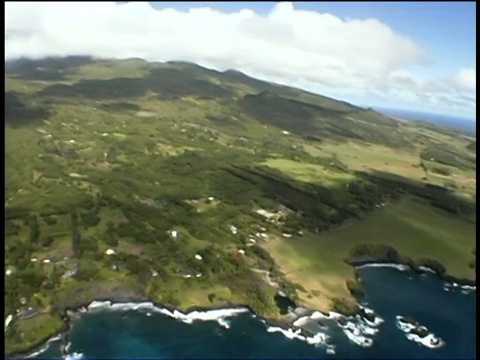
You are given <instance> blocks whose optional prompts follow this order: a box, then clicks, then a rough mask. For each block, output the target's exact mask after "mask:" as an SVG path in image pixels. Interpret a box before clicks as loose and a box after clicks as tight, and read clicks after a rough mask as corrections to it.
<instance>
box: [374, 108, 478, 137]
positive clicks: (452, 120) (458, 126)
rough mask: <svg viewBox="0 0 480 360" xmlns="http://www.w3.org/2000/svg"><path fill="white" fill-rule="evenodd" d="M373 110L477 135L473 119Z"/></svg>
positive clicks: (403, 111)
mask: <svg viewBox="0 0 480 360" xmlns="http://www.w3.org/2000/svg"><path fill="white" fill-rule="evenodd" d="M375 110H376V111H379V112H381V113H383V114H385V115H388V116H393V117H396V118H400V119H403V120H408V121H423V122H427V123H431V124H434V125H438V126H443V127H447V128H451V129H454V130H460V131H465V132H469V133H473V134H476V133H477V122H476V120H475V119H467V118H461V117H455V116H448V115H441V114H432V113H426V112H419V111H411V110H400V109H390V108H380V107H375Z"/></svg>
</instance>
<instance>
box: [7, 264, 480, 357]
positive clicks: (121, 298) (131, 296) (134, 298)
mask: <svg viewBox="0 0 480 360" xmlns="http://www.w3.org/2000/svg"><path fill="white" fill-rule="evenodd" d="M346 262H347V263H348V264H349V265H351V266H353V267H355V268H358V267H361V266H374V265H395V266H404V267H405V269H411V270H412V271H414V272H415V273H417V274H422V273H425V272H432V273H435V274H436V275H437V276H439V278H441V279H442V280H445V281H446V282H448V283H454V284H455V283H456V284H458V285H460V286H472V287H476V281H475V280H470V279H458V278H455V277H453V276H450V275H446V274H442V273H439V272H438V271H435V269H431V268H428V267H426V266H423V265H418V264H415V262H413V261H412V260H411V259H408V258H406V259H402V260H401V261H396V262H394V261H392V259H386V258H382V257H377V258H374V257H368V258H367V257H363V258H356V259H349V260H347V261H346ZM116 295H117V296H104V297H99V298H96V299H92V300H91V301H89V302H87V303H85V302H83V303H77V304H75V303H74V304H71V303H70V304H68V305H67V306H63V307H61V309H60V311H62V312H63V314H64V315H63V316H62V318H63V320H64V326H63V327H62V328H61V329H60V331H58V332H56V333H55V334H49V336H48V337H45V338H44V339H42V340H41V341H39V342H38V343H37V344H35V345H32V346H31V347H29V348H27V349H25V350H23V351H21V352H15V353H11V354H6V355H5V359H11V360H13V359H15V360H17V359H24V358H25V357H27V356H28V355H31V354H32V353H35V352H37V351H39V350H41V349H42V348H43V347H44V346H45V344H48V342H49V341H51V339H53V338H56V337H62V338H63V337H64V336H65V335H66V334H67V333H68V332H70V331H71V328H72V322H73V316H74V314H78V313H79V312H81V310H80V309H87V308H89V306H91V304H92V303H94V302H110V303H111V304H112V305H113V304H126V303H135V304H142V303H150V304H152V305H153V306H154V307H155V308H159V309H165V310H167V311H170V312H171V313H175V312H180V313H182V314H185V315H188V314H190V313H193V312H208V311H215V310H232V309H240V308H242V309H245V310H246V311H249V312H250V313H252V314H253V315H254V316H256V317H259V318H261V319H262V320H263V322H264V323H265V324H266V325H267V326H269V327H278V328H280V329H283V330H284V331H292V328H297V330H298V333H299V334H301V336H303V337H305V338H306V337H308V336H314V335H315V334H314V333H312V332H310V331H308V330H307V329H304V328H302V327H301V326H295V325H294V323H295V322H296V321H297V320H299V319H300V318H308V317H312V316H313V315H314V314H322V315H323V316H324V317H325V318H329V316H330V315H329V313H325V312H322V311H319V310H312V309H307V308H303V307H297V308H296V309H295V310H294V311H293V312H290V313H289V314H288V315H287V316H284V318H283V319H268V318H263V317H261V316H259V315H258V314H257V313H256V312H255V310H254V309H252V308H251V307H249V306H248V305H244V304H235V303H226V304H221V305H212V306H207V307H205V306H192V307H189V308H187V309H186V310H185V312H182V311H181V310H179V309H177V308H176V307H174V306H171V305H168V304H162V303H159V302H155V301H152V300H150V299H148V297H146V296H145V295H141V294H139V293H131V292H130V293H126V292H123V293H122V292H120V293H117V294H116ZM338 315H339V319H340V320H341V321H346V320H347V319H349V318H355V317H357V318H358V317H360V318H363V319H365V320H367V321H368V322H370V323H373V322H375V315H374V313H373V312H371V311H366V309H365V308H363V307H361V306H360V305H358V306H357V308H356V310H355V311H354V312H353V313H350V314H340V313H339V314H338ZM341 321H339V323H340V324H341V325H342V326H344V325H343V324H342V323H341Z"/></svg>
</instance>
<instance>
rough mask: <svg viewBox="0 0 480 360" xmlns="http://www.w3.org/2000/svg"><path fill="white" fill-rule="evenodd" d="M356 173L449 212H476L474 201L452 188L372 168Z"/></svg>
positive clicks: (385, 187) (398, 192)
mask: <svg viewBox="0 0 480 360" xmlns="http://www.w3.org/2000/svg"><path fill="white" fill-rule="evenodd" d="M357 174H358V175H360V176H361V177H363V178H365V179H368V180H369V181H371V182H373V183H375V184H377V185H379V186H380V187H381V188H383V189H386V190H388V189H390V190H389V191H394V192H396V193H397V194H413V195H417V196H419V197H422V198H424V199H427V200H428V201H429V202H430V204H431V205H432V206H434V207H436V208H439V209H441V210H444V211H447V212H448V213H450V214H454V215H459V216H464V217H467V218H471V217H472V216H475V214H476V202H475V201H474V200H470V199H467V198H464V197H461V196H459V195H457V194H456V193H455V192H454V191H453V190H452V189H449V188H445V187H443V186H439V185H433V184H425V183H423V182H421V181H417V180H413V179H408V178H405V177H403V176H400V175H396V174H391V173H387V172H383V171H376V170H374V171H370V172H368V173H367V172H358V173H357Z"/></svg>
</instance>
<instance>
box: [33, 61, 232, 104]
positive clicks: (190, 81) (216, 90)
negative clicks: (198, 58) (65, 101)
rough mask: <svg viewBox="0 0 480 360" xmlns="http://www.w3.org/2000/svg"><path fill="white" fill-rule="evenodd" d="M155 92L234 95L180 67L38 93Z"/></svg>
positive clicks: (116, 95)
mask: <svg viewBox="0 0 480 360" xmlns="http://www.w3.org/2000/svg"><path fill="white" fill-rule="evenodd" d="M149 92H153V93H155V94H157V95H158V96H159V97H160V98H162V99H178V98H182V97H186V96H195V97H199V98H203V99H213V98H219V97H225V96H230V95H231V94H232V93H231V91H229V90H227V89H224V88H222V87H221V86H219V85H216V84H213V83H210V82H208V81H206V80H203V79H199V78H195V77H194V76H192V75H191V74H189V73H185V72H183V71H180V70H177V69H169V68H165V69H162V68H160V69H152V70H151V71H150V72H149V74H147V75H146V76H145V77H141V78H115V79H107V80H81V81H79V82H77V83H75V84H73V85H64V84H55V85H51V86H49V87H47V88H45V89H43V90H41V91H40V92H39V93H38V94H39V95H43V96H53V97H64V98H65V97H67V98H68V97H82V98H87V99H95V100H98V99H102V100H107V99H117V98H135V97H141V96H145V95H147V93H149Z"/></svg>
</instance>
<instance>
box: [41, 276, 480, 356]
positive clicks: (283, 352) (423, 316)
mask: <svg viewBox="0 0 480 360" xmlns="http://www.w3.org/2000/svg"><path fill="white" fill-rule="evenodd" d="M359 273H360V276H361V278H362V281H363V284H364V287H365V290H366V293H367V296H366V299H365V301H366V305H368V307H369V308H371V309H373V310H375V312H376V314H377V315H379V316H380V317H382V318H383V320H384V322H383V323H382V324H380V325H379V326H378V329H379V331H378V333H377V334H376V335H374V336H373V339H374V344H373V346H372V347H370V348H362V347H359V346H357V345H355V344H354V343H352V342H350V341H349V340H348V338H347V337H346V336H345V334H344V333H343V332H342V330H341V329H340V328H339V327H338V326H333V325H332V326H330V327H329V328H328V329H327V330H326V332H327V333H328V334H329V335H330V336H331V343H332V344H334V345H335V351H336V355H329V354H327V353H326V348H325V346H324V345H317V346H315V345H310V344H307V343H306V342H304V341H301V340H297V339H289V338H287V337H285V336H284V335H283V334H282V333H280V332H268V331H267V327H268V325H266V324H265V323H264V322H262V321H261V319H258V318H256V317H255V316H253V314H251V313H248V312H247V313H242V314H239V315H236V316H234V317H232V318H230V319H229V320H228V322H229V325H230V327H229V328H228V329H227V328H224V327H222V326H220V325H219V324H218V323H217V322H215V321H194V322H193V323H191V324H186V323H184V322H181V321H179V320H177V319H174V318H172V317H168V316H166V315H163V314H158V313H148V314H147V313H146V312H140V311H133V310H130V311H108V310H106V311H98V312H94V313H90V312H86V313H84V314H82V315H81V316H80V318H79V320H77V322H76V323H75V325H74V327H73V330H72V332H71V334H70V338H69V340H70V341H71V347H70V349H69V352H70V353H71V354H72V353H73V352H76V353H81V354H83V358H84V359H106V358H108V359H114V358H119V359H120V358H121V359H139V358H143V359H145V358H155V359H174V358H189V359H195V358H218V359H219V358H223V359H240V358H242V359H252V358H290V359H313V358H315V359H330V358H339V359H340V358H343V359H345V358H348V359H367V358H368V359H386V358H391V359H394V358H397V359H398V358H403V359H407V358H408V359H426V358H428V359H474V358H476V291H465V290H462V289H461V288H460V287H456V288H454V287H452V286H450V287H448V288H447V287H446V286H445V282H444V281H442V280H440V279H438V278H437V277H436V276H435V275H430V274H429V275H422V276H419V275H417V274H414V273H412V272H409V271H403V272H402V271H399V270H397V269H395V268H384V267H381V268H376V267H366V268H361V269H359ZM398 315H402V316H411V317H413V318H414V319H415V320H417V321H418V322H419V323H421V324H422V325H424V326H426V327H428V329H429V331H431V332H433V333H435V335H437V336H439V337H440V338H441V339H442V340H443V341H444V342H445V345H444V346H443V347H441V348H438V349H429V348H426V347H424V346H422V345H419V344H417V343H415V342H413V341H411V340H408V339H407V338H406V335H405V333H404V332H402V331H401V330H400V329H399V328H397V326H396V316H398ZM59 345H60V344H59V343H58V342H57V343H52V344H51V346H50V348H49V349H48V350H47V351H46V352H43V353H42V354H39V355H37V356H36V357H35V358H36V359H53V358H56V359H58V358H60V350H59Z"/></svg>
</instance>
